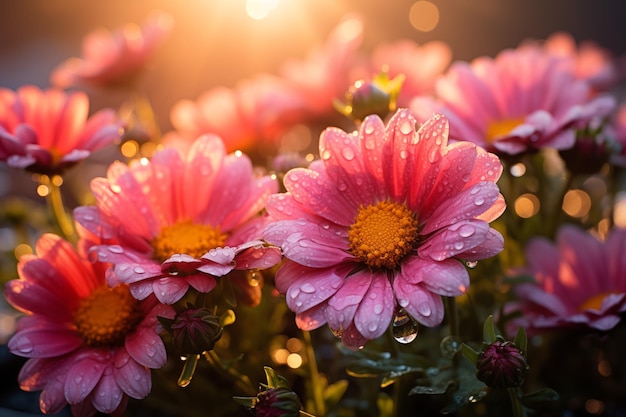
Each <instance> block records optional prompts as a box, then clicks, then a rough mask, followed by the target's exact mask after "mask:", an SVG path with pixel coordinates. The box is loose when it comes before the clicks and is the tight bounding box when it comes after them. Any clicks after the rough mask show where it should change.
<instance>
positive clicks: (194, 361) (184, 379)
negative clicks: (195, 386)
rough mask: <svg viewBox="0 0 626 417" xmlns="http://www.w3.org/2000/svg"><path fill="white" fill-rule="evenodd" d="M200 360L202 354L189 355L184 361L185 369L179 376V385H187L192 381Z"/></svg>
mask: <svg viewBox="0 0 626 417" xmlns="http://www.w3.org/2000/svg"><path fill="white" fill-rule="evenodd" d="M198 360H200V355H199V354H196V355H189V356H187V357H186V358H185V360H184V361H183V369H182V371H181V372H180V376H179V377H178V386H179V387H186V386H187V385H189V383H190V382H191V378H193V374H194V373H195V372H196V366H198Z"/></svg>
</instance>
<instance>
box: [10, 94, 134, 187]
mask: <svg viewBox="0 0 626 417" xmlns="http://www.w3.org/2000/svg"><path fill="white" fill-rule="evenodd" d="M88 113H89V99H88V98H87V95H85V94H84V93H81V92H75V93H69V94H67V93H65V92H63V91H61V90H57V89H49V90H43V91H42V90H40V89H38V88H37V87H33V86H25V87H22V88H20V89H18V90H17V91H16V92H14V91H12V90H9V89H6V88H0V160H1V161H4V162H6V164H7V165H9V166H11V167H15V168H24V169H27V170H29V171H32V172H35V173H38V174H47V175H54V174H61V173H63V171H64V170H65V169H67V168H69V167H71V166H72V165H74V164H76V163H77V162H80V161H82V160H84V159H85V158H87V157H88V156H89V155H90V154H91V152H93V151H96V150H98V149H101V148H103V147H105V146H107V145H110V144H111V143H113V142H115V141H116V140H118V139H119V138H120V137H121V135H122V133H123V129H122V127H121V122H120V121H119V120H118V118H117V116H116V114H115V112H114V111H113V110H110V109H104V110H100V111H99V112H97V113H96V114H94V115H93V116H91V117H88Z"/></svg>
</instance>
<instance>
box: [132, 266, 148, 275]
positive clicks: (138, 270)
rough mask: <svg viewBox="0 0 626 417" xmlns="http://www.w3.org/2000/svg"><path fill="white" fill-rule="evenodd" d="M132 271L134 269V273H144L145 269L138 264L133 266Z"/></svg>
mask: <svg viewBox="0 0 626 417" xmlns="http://www.w3.org/2000/svg"><path fill="white" fill-rule="evenodd" d="M133 271H135V273H136V274H145V273H146V270H145V269H143V268H142V267H140V266H136V267H134V268H133Z"/></svg>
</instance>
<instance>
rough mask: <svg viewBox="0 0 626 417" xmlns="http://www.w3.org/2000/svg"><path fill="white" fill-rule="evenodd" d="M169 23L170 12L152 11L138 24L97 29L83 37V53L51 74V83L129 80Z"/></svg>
mask: <svg viewBox="0 0 626 417" xmlns="http://www.w3.org/2000/svg"><path fill="white" fill-rule="evenodd" d="M172 27H173V20H172V18H171V16H170V15H168V14H166V13H163V12H154V13H153V14H152V15H150V16H149V17H148V18H147V19H146V21H145V22H144V24H143V25H142V26H141V27H140V26H138V25H136V24H134V23H129V24H127V25H125V26H124V27H122V28H119V29H117V30H115V31H113V32H110V31H108V30H106V29H99V30H96V31H94V32H91V33H90V34H88V35H87V36H86V37H85V38H84V39H83V45H82V49H83V57H82V58H70V59H68V60H67V61H65V62H64V63H62V64H61V65H59V66H58V67H57V68H56V69H55V70H54V72H53V73H52V75H51V77H50V78H51V79H50V81H51V83H52V84H53V85H55V86H57V87H61V88H67V87H76V86H84V85H93V86H100V87H108V86H117V85H123V84H128V83H132V81H134V79H135V78H136V77H137V75H138V74H140V73H141V71H143V70H144V69H145V68H146V66H147V65H148V63H149V61H150V59H151V58H152V56H153V55H154V53H155V52H156V50H157V49H158V47H159V46H160V45H161V44H162V42H163V41H164V39H165V38H166V37H167V36H168V35H169V33H170V32H171V30H172Z"/></svg>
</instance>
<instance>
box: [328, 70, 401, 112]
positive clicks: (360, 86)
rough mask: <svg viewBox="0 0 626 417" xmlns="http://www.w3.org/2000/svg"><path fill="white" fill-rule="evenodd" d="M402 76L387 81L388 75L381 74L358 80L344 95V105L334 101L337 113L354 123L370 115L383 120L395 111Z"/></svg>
mask: <svg viewBox="0 0 626 417" xmlns="http://www.w3.org/2000/svg"><path fill="white" fill-rule="evenodd" d="M403 81H404V75H402V74H400V75H397V76H396V77H395V78H394V79H389V74H387V73H385V72H381V73H380V74H378V75H376V76H375V77H374V78H372V79H371V80H368V81H364V80H359V81H357V82H356V83H354V84H353V85H352V86H351V87H350V88H349V89H348V92H347V93H346V94H345V97H346V103H342V102H341V101H339V100H337V99H336V100H335V101H334V106H335V109H337V111H338V112H339V113H341V114H343V115H345V116H347V117H350V118H352V119H354V120H355V121H358V122H360V121H362V120H363V119H364V118H365V117H366V116H368V115H370V114H376V115H378V116H380V117H381V118H382V119H385V118H386V117H387V116H388V115H389V114H390V113H392V112H394V111H395V110H396V104H397V100H398V94H400V90H401V88H402V82H403Z"/></svg>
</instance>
